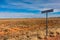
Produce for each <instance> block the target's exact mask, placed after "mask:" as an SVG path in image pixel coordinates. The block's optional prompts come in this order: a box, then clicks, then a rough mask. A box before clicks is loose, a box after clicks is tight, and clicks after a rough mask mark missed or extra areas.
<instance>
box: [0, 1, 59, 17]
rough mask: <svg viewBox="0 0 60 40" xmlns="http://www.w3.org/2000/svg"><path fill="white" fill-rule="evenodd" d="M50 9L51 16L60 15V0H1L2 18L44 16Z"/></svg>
mask: <svg viewBox="0 0 60 40" xmlns="http://www.w3.org/2000/svg"><path fill="white" fill-rule="evenodd" d="M48 9H54V12H52V13H49V17H60V0H0V18H43V17H45V16H46V15H45V14H41V11H43V10H48Z"/></svg>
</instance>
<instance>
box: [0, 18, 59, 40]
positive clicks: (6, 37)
mask: <svg viewBox="0 0 60 40" xmlns="http://www.w3.org/2000/svg"><path fill="white" fill-rule="evenodd" d="M0 40H46V19H45V18H20V19H19V18H10V19H0ZM48 40H60V17H59V18H49V19H48Z"/></svg>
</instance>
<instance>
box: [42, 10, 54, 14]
mask: <svg viewBox="0 0 60 40" xmlns="http://www.w3.org/2000/svg"><path fill="white" fill-rule="evenodd" d="M48 12H53V9H50V10H45V11H42V12H41V13H48Z"/></svg>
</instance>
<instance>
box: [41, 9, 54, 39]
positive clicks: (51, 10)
mask: <svg viewBox="0 0 60 40" xmlns="http://www.w3.org/2000/svg"><path fill="white" fill-rule="evenodd" d="M49 12H53V9H50V10H45V11H41V13H46V39H47V36H48V13H49Z"/></svg>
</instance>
